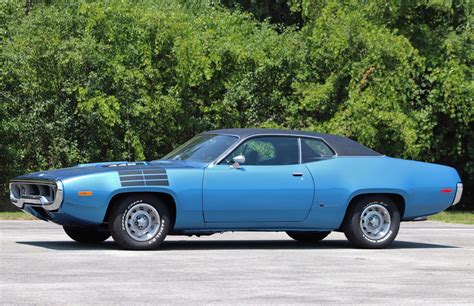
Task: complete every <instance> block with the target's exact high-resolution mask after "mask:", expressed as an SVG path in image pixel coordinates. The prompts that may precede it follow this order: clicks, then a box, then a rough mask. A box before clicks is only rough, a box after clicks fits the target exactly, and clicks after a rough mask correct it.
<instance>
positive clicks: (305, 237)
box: [286, 232, 331, 243]
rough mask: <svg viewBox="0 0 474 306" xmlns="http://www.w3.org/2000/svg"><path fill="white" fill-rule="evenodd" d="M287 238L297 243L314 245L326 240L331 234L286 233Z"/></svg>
mask: <svg viewBox="0 0 474 306" xmlns="http://www.w3.org/2000/svg"><path fill="white" fill-rule="evenodd" d="M286 233H287V234H288V236H290V237H291V238H293V239H295V240H296V241H299V242H304V243H316V242H319V241H321V240H323V239H324V238H326V237H327V236H328V235H329V234H330V233H331V232H286Z"/></svg>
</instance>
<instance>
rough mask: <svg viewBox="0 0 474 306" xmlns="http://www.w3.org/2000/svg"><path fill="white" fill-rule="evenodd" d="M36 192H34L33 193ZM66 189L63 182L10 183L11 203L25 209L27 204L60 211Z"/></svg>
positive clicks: (21, 181) (24, 181) (29, 181)
mask: <svg viewBox="0 0 474 306" xmlns="http://www.w3.org/2000/svg"><path fill="white" fill-rule="evenodd" d="M32 190H34V192H32ZM63 198H64V187H63V184H62V183H61V181H54V182H51V181H35V180H15V181H11V182H10V201H11V202H12V204H13V205H15V206H16V207H18V208H20V209H23V208H24V206H25V204H26V205H30V206H35V207H42V208H44V209H46V210H49V211H53V210H58V209H59V207H61V204H62V203H63Z"/></svg>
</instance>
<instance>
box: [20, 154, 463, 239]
mask: <svg viewBox="0 0 474 306" xmlns="http://www.w3.org/2000/svg"><path fill="white" fill-rule="evenodd" d="M110 164H111V163H95V164H89V165H80V166H78V167H72V168H66V169H59V170H53V171H46V172H37V173H32V174H28V175H23V176H20V177H18V178H17V179H20V180H59V181H61V182H62V184H63V186H64V199H63V203H62V205H61V207H60V208H59V209H58V210H57V211H55V212H49V211H44V212H42V213H40V212H39V211H38V210H37V209H33V208H32V207H30V206H28V205H26V206H25V207H24V210H25V211H27V212H28V213H30V214H33V215H35V216H37V217H38V218H40V219H44V220H49V221H53V222H56V223H58V224H63V225H99V224H102V223H104V222H106V221H107V220H105V219H104V218H105V217H106V213H107V209H108V207H109V206H110V205H113V201H112V199H113V198H114V197H116V196H119V195H122V194H128V193H143V192H147V193H163V194H167V195H168V196H170V197H172V198H173V199H174V203H175V206H176V220H175V225H174V230H175V231H224V230H337V229H339V228H340V226H341V224H342V222H343V219H344V215H345V213H346V210H347V207H348V205H349V203H350V202H351V200H352V199H354V197H356V196H359V195H364V194H373V193H385V194H395V195H397V196H399V197H401V198H402V199H403V201H404V206H405V209H404V213H403V216H402V218H403V220H411V219H414V218H416V217H420V216H427V215H431V214H435V213H438V212H440V211H443V210H445V209H446V208H448V207H449V206H450V205H451V204H452V203H453V201H454V197H455V190H456V185H457V183H458V182H460V181H461V180H460V178H459V175H458V173H457V172H456V170H455V169H453V168H450V167H447V166H442V165H436V164H430V163H423V162H416V161H410V160H401V159H396V158H390V157H386V156H354V157H351V156H334V157H332V158H327V159H321V160H318V161H314V162H310V163H300V164H295V165H281V166H246V165H245V164H244V165H242V167H241V168H239V169H234V168H231V167H229V166H228V165H220V164H215V165H214V164H209V163H197V162H186V161H157V162H149V163H147V162H143V163H139V164H137V165H127V166H120V167H110ZM446 188H450V189H452V190H453V192H445V193H443V192H441V190H442V189H446ZM79 191H91V192H92V194H93V195H92V196H79V195H78V192H79ZM111 203H112V204H111Z"/></svg>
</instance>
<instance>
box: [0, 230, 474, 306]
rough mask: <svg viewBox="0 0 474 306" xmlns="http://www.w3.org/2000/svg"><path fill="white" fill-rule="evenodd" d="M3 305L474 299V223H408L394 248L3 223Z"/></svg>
mask: <svg viewBox="0 0 474 306" xmlns="http://www.w3.org/2000/svg"><path fill="white" fill-rule="evenodd" d="M0 303H2V304H9V303H34V304H40V305H46V304H52V303H67V304H91V303H95V304H132V303H133V304H191V303H192V304H303V303H311V304H315V303H331V304H342V303H344V304H345V303H357V304H362V303H364V304H367V303H369V304H375V303H392V304H403V303H410V304H413V303H420V304H421V303H423V304H426V303H428V304H429V303H443V304H446V303H449V304H453V303H454V304H459V303H468V304H474V226H473V225H457V224H445V223H441V222H415V223H402V226H401V229H400V233H399V235H398V237H397V240H396V241H395V242H394V243H393V244H392V246H391V247H390V248H388V249H384V250H361V249H354V248H352V247H351V245H350V244H349V243H348V242H347V241H346V239H345V237H344V235H343V234H341V233H332V234H331V235H329V237H328V238H326V239H325V240H324V241H323V242H321V243H320V244H317V245H314V246H313V245H312V246H307V245H301V244H299V243H297V242H295V241H293V240H291V239H290V238H289V237H287V236H286V234H285V233H262V232H244V233H225V234H216V235H212V236H208V237H201V238H197V237H192V238H188V237H181V236H171V237H168V238H167V239H166V241H165V243H164V245H163V248H162V249H161V250H159V251H124V250H120V249H118V248H117V246H116V245H115V243H114V242H113V241H112V240H111V239H109V240H107V241H106V242H105V243H103V244H100V245H95V246H87V245H81V244H79V243H76V242H73V241H72V240H70V239H69V238H68V237H67V236H66V234H64V232H63V231H62V228H61V227H59V226H57V225H55V224H51V223H46V222H42V221H0Z"/></svg>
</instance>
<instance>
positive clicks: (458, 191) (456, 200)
mask: <svg viewBox="0 0 474 306" xmlns="http://www.w3.org/2000/svg"><path fill="white" fill-rule="evenodd" d="M462 189H463V185H462V183H458V184H457V185H456V194H455V196H454V201H453V204H451V205H456V204H458V203H459V202H460V201H461V196H462Z"/></svg>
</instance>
